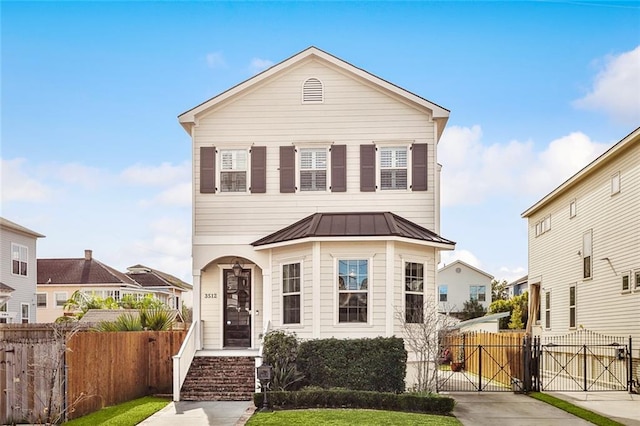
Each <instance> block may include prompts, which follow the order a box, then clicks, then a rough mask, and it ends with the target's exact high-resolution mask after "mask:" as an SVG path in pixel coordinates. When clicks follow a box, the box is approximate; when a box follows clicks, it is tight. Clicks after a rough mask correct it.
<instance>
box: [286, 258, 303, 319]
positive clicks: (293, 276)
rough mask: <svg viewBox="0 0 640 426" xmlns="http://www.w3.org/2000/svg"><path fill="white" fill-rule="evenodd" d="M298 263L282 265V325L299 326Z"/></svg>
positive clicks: (299, 275)
mask: <svg viewBox="0 0 640 426" xmlns="http://www.w3.org/2000/svg"><path fill="white" fill-rule="evenodd" d="M300 266H301V265H300V263H289V264H286V265H282V323H283V324H300V303H301V300H300V288H301V285H300V284H301V273H302V271H301V269H302V268H301V267H300Z"/></svg>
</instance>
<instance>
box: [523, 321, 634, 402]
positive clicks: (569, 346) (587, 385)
mask: <svg viewBox="0 0 640 426" xmlns="http://www.w3.org/2000/svg"><path fill="white" fill-rule="evenodd" d="M631 343H632V341H631V337H628V338H625V337H616V336H605V335H602V334H598V333H595V332H593V331H590V330H578V331H575V332H573V333H570V334H567V335H564V336H554V337H537V338H536V339H535V341H534V343H533V344H534V350H533V351H532V355H533V357H534V364H537V366H538V368H537V369H535V370H534V371H533V373H534V381H533V389H536V390H543V391H583V392H598V391H616V390H617V391H631V390H632V386H633V383H634V381H633V374H632V372H633V359H632V357H631V349H632V346H631Z"/></svg>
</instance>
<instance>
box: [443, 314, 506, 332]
mask: <svg viewBox="0 0 640 426" xmlns="http://www.w3.org/2000/svg"><path fill="white" fill-rule="evenodd" d="M509 315H511V314H510V313H509V312H498V313H497V314H488V315H485V316H482V317H478V318H472V319H470V320H466V321H460V322H459V323H457V324H455V325H454V326H452V327H451V329H452V330H458V331H460V332H461V333H469V332H483V333H498V332H500V319H502V318H506V317H508V316H509Z"/></svg>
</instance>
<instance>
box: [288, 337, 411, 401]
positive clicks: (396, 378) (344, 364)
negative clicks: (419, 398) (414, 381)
mask: <svg viewBox="0 0 640 426" xmlns="http://www.w3.org/2000/svg"><path fill="white" fill-rule="evenodd" d="M297 365H298V370H299V371H300V372H301V373H302V374H304V376H305V378H304V383H303V385H312V386H320V387H322V388H325V389H329V388H336V387H337V388H346V389H354V390H367V391H376V392H395V393H400V392H404V390H405V384H404V377H405V374H406V370H407V351H406V350H405V348H404V341H403V340H402V339H401V338H399V337H376V338H374V339H335V338H331V339H321V340H307V341H303V342H301V343H300V346H299V348H298V358H297Z"/></svg>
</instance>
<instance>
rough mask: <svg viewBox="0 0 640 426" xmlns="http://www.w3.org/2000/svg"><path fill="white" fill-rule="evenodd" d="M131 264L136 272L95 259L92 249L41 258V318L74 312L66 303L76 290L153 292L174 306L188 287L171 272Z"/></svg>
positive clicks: (118, 296)
mask: <svg viewBox="0 0 640 426" xmlns="http://www.w3.org/2000/svg"><path fill="white" fill-rule="evenodd" d="M132 268H133V272H132V271H131V270H130V271H129V273H123V272H120V271H118V270H116V269H115V268H112V267H110V266H108V265H105V264H104V263H102V262H100V261H98V260H97V259H95V258H94V257H93V252H92V251H91V250H85V252H84V257H83V258H71V259H68V258H67V259H38V300H39V306H38V315H39V322H53V321H55V320H56V318H58V317H61V316H63V315H65V314H66V315H68V314H72V312H65V310H64V305H65V303H66V302H67V300H69V298H70V297H71V295H72V294H73V293H74V292H75V291H76V290H80V291H83V292H84V293H86V294H87V295H95V296H98V297H102V298H107V297H111V298H113V299H114V300H116V301H118V300H120V299H121V298H122V297H123V296H125V295H127V294H131V295H134V296H135V297H136V298H141V297H145V296H146V295H149V294H151V295H153V296H154V297H156V298H157V299H159V300H161V301H162V302H164V303H167V304H168V305H169V306H171V307H173V306H172V304H176V303H178V302H181V300H182V297H183V296H182V294H183V292H185V291H188V290H187V289H188V287H189V284H187V283H184V282H182V281H180V280H178V279H177V278H175V277H172V276H171V275H169V274H165V273H162V272H160V271H156V270H154V269H151V268H147V267H143V266H142V265H136V266H135V267H132ZM136 277H137V278H138V279H139V280H140V281H138V280H136V279H135V278H136Z"/></svg>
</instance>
